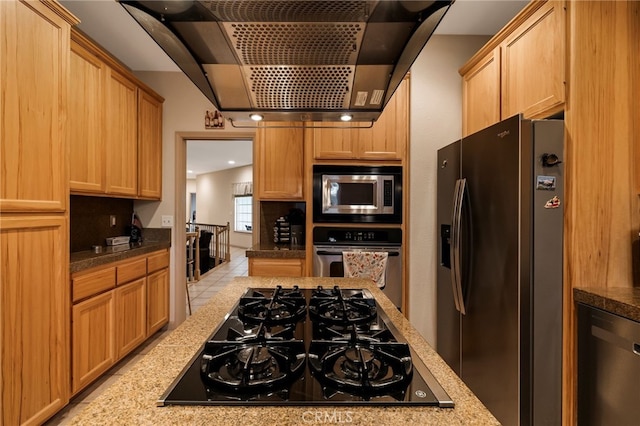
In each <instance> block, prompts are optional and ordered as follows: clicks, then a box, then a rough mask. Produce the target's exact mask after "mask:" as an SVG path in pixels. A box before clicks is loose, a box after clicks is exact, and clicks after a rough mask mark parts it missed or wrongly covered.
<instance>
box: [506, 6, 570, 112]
mask: <svg viewBox="0 0 640 426" xmlns="http://www.w3.org/2000/svg"><path fill="white" fill-rule="evenodd" d="M500 46H501V49H502V118H508V117H511V116H513V115H515V114H518V113H522V114H523V115H524V116H525V117H526V118H543V117H546V116H549V115H551V114H554V113H556V112H559V111H561V110H562V108H563V106H564V101H565V87H564V86H565V84H564V83H565V79H564V62H565V11H564V2H562V1H548V2H546V3H545V4H544V5H543V6H542V7H540V8H539V9H538V10H536V12H535V13H533V14H532V15H531V16H529V17H528V18H527V19H526V20H525V21H524V22H523V23H522V24H520V25H518V27H517V28H515V29H514V31H513V32H512V33H511V34H509V35H508V36H507V37H506V38H505V40H504V42H502V44H501V45H500Z"/></svg>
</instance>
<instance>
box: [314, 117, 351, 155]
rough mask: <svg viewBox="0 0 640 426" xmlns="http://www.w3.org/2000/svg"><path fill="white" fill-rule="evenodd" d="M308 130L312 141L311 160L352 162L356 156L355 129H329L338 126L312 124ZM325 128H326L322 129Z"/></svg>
mask: <svg viewBox="0 0 640 426" xmlns="http://www.w3.org/2000/svg"><path fill="white" fill-rule="evenodd" d="M313 125H314V126H317V127H315V128H313V129H310V131H311V135H312V137H311V138H312V141H313V158H315V159H316V160H352V159H355V158H356V157H357V155H358V153H357V148H356V141H357V134H356V133H355V132H356V130H355V129H351V128H350V127H351V126H349V128H330V126H336V125H340V124H333V123H326V124H323V123H314V124H313ZM324 126H326V128H323V127H324Z"/></svg>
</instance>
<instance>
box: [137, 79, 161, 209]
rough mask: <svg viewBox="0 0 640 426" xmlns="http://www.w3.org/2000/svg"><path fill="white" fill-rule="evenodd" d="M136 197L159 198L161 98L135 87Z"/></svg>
mask: <svg viewBox="0 0 640 426" xmlns="http://www.w3.org/2000/svg"><path fill="white" fill-rule="evenodd" d="M138 196H140V198H148V199H153V200H160V198H161V197H162V101H161V100H160V99H158V98H157V97H155V96H152V95H151V94H149V93H147V92H145V91H144V90H141V89H138Z"/></svg>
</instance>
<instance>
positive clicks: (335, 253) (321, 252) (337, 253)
mask: <svg viewBox="0 0 640 426" xmlns="http://www.w3.org/2000/svg"><path fill="white" fill-rule="evenodd" d="M362 251H367V250H362ZM376 251H378V252H381V253H385V252H386V253H387V256H389V257H396V256H400V252H399V251H387V250H376ZM316 254H317V255H318V256H342V252H341V251H330V250H318V251H316Z"/></svg>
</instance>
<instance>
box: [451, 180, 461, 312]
mask: <svg viewBox="0 0 640 426" xmlns="http://www.w3.org/2000/svg"><path fill="white" fill-rule="evenodd" d="M459 194H460V179H457V180H456V186H455V189H454V190H453V208H452V209H451V244H450V245H449V256H450V258H451V289H452V293H453V302H454V304H455V306H456V310H457V311H458V312H460V302H459V297H458V286H457V282H458V267H457V265H456V261H457V259H458V256H457V255H456V253H457V246H456V244H457V241H458V223H457V221H458V217H459V216H458V206H459V204H460V195H459Z"/></svg>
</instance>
